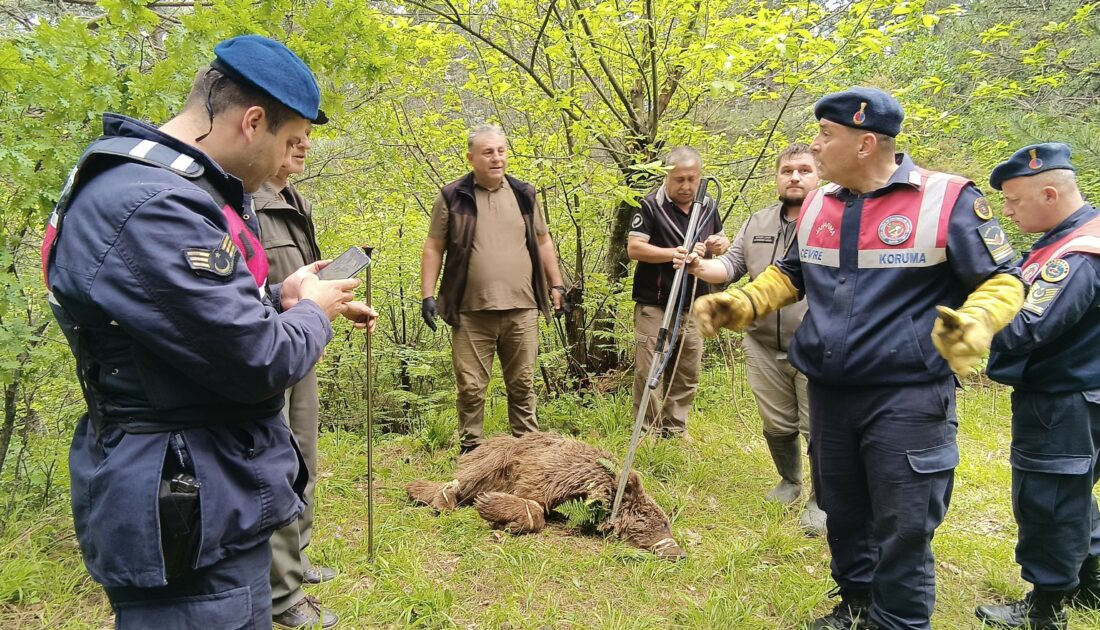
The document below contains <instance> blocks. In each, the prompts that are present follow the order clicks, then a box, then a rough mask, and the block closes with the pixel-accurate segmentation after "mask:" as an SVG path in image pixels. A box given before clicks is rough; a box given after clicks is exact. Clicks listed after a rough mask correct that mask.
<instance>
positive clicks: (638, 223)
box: [630, 212, 642, 229]
mask: <svg viewBox="0 0 1100 630" xmlns="http://www.w3.org/2000/svg"><path fill="white" fill-rule="evenodd" d="M630 227H632V228H634V229H638V228H640V227H642V213H640V212H635V213H634V218H632V219H631V220H630Z"/></svg>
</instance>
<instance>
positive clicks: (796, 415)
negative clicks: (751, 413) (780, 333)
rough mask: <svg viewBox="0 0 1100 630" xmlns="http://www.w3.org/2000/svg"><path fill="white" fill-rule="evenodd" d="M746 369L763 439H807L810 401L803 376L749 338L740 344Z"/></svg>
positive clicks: (766, 348)
mask: <svg viewBox="0 0 1100 630" xmlns="http://www.w3.org/2000/svg"><path fill="white" fill-rule="evenodd" d="M742 346H743V347H744V348H745V359H746V361H745V362H746V363H747V364H748V368H749V374H748V377H749V388H751V389H752V395H753V396H755V397H756V406H757V407H758V408H759V409H760V418H761V419H762V420H763V421H764V435H765V436H766V437H773V438H775V437H784V436H787V435H793V434H795V433H801V434H802V436H803V437H804V438H805V439H806V440H809V439H810V399H809V397H808V396H807V394H806V376H805V375H804V374H802V373H801V372H799V371H798V370H796V369H795V368H794V366H793V365H791V363H790V361H788V360H787V358H786V356H784V357H783V358H778V357H777V356H776V352H775V350H772V349H771V348H768V347H767V346H765V345H763V344H761V343H760V342H759V341H757V340H756V339H755V338H753V336H752V335H745V337H744V340H743V341H742Z"/></svg>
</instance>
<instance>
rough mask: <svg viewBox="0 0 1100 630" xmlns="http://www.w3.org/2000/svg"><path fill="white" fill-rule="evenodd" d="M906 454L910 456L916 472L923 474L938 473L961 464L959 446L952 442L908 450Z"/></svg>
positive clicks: (910, 463) (911, 466)
mask: <svg viewBox="0 0 1100 630" xmlns="http://www.w3.org/2000/svg"><path fill="white" fill-rule="evenodd" d="M905 456H906V457H908V458H909V467H910V468H912V469H913V471H914V472H918V473H921V474H930V473H938V472H943V471H945V470H951V469H952V468H954V467H955V466H958V465H959V446H958V444H955V443H954V442H951V443H949V444H941V445H939V446H933V447H932V448H922V449H920V450H915V451H906V452H905Z"/></svg>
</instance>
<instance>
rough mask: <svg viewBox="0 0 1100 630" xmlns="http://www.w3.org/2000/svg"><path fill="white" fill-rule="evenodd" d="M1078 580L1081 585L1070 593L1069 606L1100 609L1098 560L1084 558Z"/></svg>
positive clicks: (1099, 570) (1099, 564) (1099, 563)
mask: <svg viewBox="0 0 1100 630" xmlns="http://www.w3.org/2000/svg"><path fill="white" fill-rule="evenodd" d="M1078 578H1080V580H1081V583H1080V584H1078V585H1077V588H1076V589H1074V591H1073V592H1072V593H1070V596H1069V602H1068V603H1069V605H1070V606H1074V607H1076V608H1096V609H1100V558H1085V563H1084V564H1082V565H1081V571H1080V573H1078Z"/></svg>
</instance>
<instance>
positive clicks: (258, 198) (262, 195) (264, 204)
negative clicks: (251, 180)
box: [252, 182, 309, 217]
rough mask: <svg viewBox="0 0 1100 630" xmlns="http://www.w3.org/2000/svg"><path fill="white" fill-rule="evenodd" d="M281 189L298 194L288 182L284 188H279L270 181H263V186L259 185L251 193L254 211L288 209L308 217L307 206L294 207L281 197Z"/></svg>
mask: <svg viewBox="0 0 1100 630" xmlns="http://www.w3.org/2000/svg"><path fill="white" fill-rule="evenodd" d="M283 191H288V192H289V193H290V194H291V195H292V196H294V197H299V196H300V195H298V191H297V190H296V189H295V188H294V187H293V186H291V185H290V184H287V185H286V186H285V187H284V188H281V189H279V188H276V187H275V186H274V185H273V184H272V183H271V182H264V184H263V186H260V189H259V190H257V191H256V192H254V193H252V203H253V205H254V206H255V208H256V212H264V211H270V210H290V211H292V212H297V213H299V214H301V215H303V216H306V217H308V216H309V212H308V208H305V207H304V204H303V207H301V208H298V207H295V206H294V204H292V203H290V202H288V201H287V200H286V198H285V197H283Z"/></svg>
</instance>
